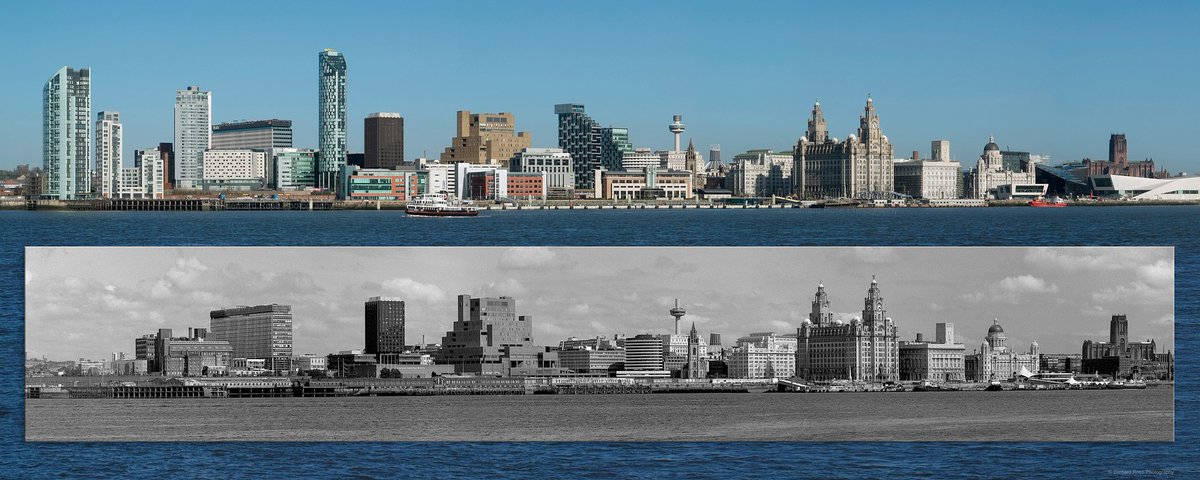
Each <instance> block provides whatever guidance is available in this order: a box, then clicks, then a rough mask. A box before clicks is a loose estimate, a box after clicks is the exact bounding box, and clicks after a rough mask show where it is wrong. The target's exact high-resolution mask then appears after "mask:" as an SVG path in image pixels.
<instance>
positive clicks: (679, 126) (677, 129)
mask: <svg viewBox="0 0 1200 480" xmlns="http://www.w3.org/2000/svg"><path fill="white" fill-rule="evenodd" d="M682 120H683V115H675V121H674V122H671V124H670V125H668V126H667V128H669V129H671V133H673V134H675V149H674V150H671V151H672V152H678V151H680V150H679V134H681V133H683V130H684V129H686V128H687V127H685V126H684V125H683V122H682ZM676 330H679V329H676ZM675 333H679V332H675Z"/></svg>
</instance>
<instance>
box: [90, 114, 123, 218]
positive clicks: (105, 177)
mask: <svg viewBox="0 0 1200 480" xmlns="http://www.w3.org/2000/svg"><path fill="white" fill-rule="evenodd" d="M95 141H96V172H97V173H99V175H100V179H99V183H100V184H99V185H96V190H97V191H98V193H99V194H100V196H101V197H104V198H113V197H116V196H117V190H120V188H121V166H122V164H123V163H124V162H123V158H124V157H122V156H121V149H122V146H121V114H120V113H119V112H107V111H106V112H100V113H97V114H96V140H95Z"/></svg>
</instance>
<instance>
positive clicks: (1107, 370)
mask: <svg viewBox="0 0 1200 480" xmlns="http://www.w3.org/2000/svg"><path fill="white" fill-rule="evenodd" d="M1166 358H1167V359H1171V356H1170V354H1169V353H1168V354H1167V355H1166ZM1081 361H1082V362H1081V366H1082V370H1083V373H1098V374H1102V375H1109V376H1112V377H1131V376H1148V377H1152V378H1167V377H1168V376H1167V375H1165V373H1166V372H1171V373H1172V375H1170V377H1171V378H1173V371H1174V367H1173V364H1172V365H1166V364H1164V363H1163V362H1160V358H1159V354H1158V347H1157V345H1156V343H1155V341H1154V340H1146V341H1143V342H1134V341H1130V340H1129V319H1128V318H1127V317H1126V316H1125V315H1113V316H1112V320H1110V321H1109V323H1108V341H1107V342H1103V341H1093V340H1084V341H1083V352H1082V355H1081Z"/></svg>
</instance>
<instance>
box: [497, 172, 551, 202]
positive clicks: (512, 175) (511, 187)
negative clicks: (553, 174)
mask: <svg viewBox="0 0 1200 480" xmlns="http://www.w3.org/2000/svg"><path fill="white" fill-rule="evenodd" d="M546 196H547V191H546V174H545V173H541V172H529V173H524V172H508V194H507V195H505V196H504V197H502V198H511V199H515V200H532V199H536V198H546Z"/></svg>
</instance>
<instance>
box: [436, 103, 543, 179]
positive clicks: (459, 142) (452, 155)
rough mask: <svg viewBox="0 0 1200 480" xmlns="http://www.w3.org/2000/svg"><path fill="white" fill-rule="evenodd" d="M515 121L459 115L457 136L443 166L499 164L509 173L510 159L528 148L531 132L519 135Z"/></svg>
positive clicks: (496, 115)
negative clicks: (446, 164)
mask: <svg viewBox="0 0 1200 480" xmlns="http://www.w3.org/2000/svg"><path fill="white" fill-rule="evenodd" d="M516 129H517V128H516V118H515V117H514V116H513V114H511V113H508V112H500V113H474V114H473V113H471V112H469V111H466V110H459V111H458V122H457V134H456V136H455V137H454V138H453V139H451V140H450V146H449V147H446V150H445V151H443V152H442V156H441V162H442V163H457V162H466V163H471V164H476V165H480V164H496V165H500V166H501V167H502V168H505V169H507V168H508V163H509V159H510V158H512V156H513V155H516V154H517V152H520V151H521V150H522V149H525V148H529V145H530V142H531V141H532V140H531V137H530V136H529V132H517V131H516Z"/></svg>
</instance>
